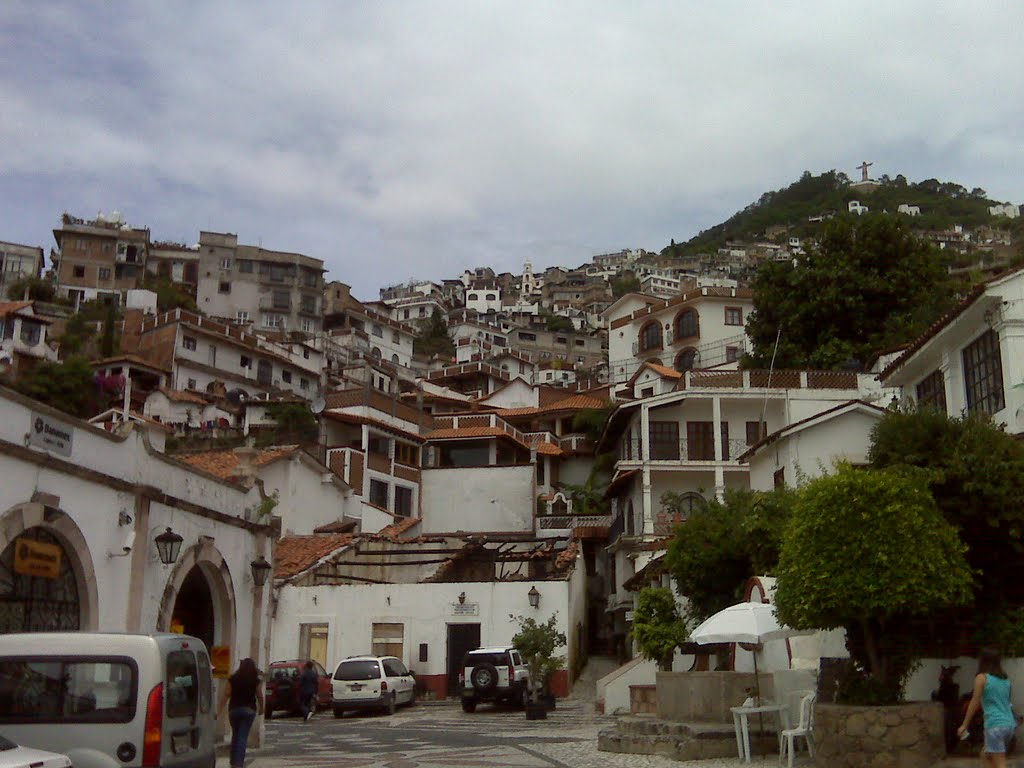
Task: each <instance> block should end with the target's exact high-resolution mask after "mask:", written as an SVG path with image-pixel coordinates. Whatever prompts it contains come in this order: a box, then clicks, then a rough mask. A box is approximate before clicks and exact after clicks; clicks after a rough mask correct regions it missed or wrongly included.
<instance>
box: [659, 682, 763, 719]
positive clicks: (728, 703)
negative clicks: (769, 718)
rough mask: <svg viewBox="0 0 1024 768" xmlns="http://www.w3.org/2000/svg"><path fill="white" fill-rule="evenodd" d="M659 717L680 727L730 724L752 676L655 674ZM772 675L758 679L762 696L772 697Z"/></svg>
mask: <svg viewBox="0 0 1024 768" xmlns="http://www.w3.org/2000/svg"><path fill="white" fill-rule="evenodd" d="M656 680H657V685H658V717H659V718H661V719H662V720H675V721H677V722H683V723H729V724H731V723H732V713H731V712H730V711H729V707H738V706H739V705H740V704H742V703H743V701H744V700H745V699H746V698H747V689H748V688H753V687H754V682H755V681H754V674H753V673H752V672H658V673H657V676H656ZM773 690H774V686H773V683H772V676H771V675H761V696H762V697H763V698H766V699H771V698H772V697H773Z"/></svg>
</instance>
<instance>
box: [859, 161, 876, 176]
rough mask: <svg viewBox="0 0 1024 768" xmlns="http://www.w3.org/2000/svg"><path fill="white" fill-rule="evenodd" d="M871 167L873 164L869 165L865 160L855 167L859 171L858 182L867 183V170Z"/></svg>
mask: <svg viewBox="0 0 1024 768" xmlns="http://www.w3.org/2000/svg"><path fill="white" fill-rule="evenodd" d="M872 165H874V163H869V162H868V161H867V160H865V161H864V162H863V163H861V164H860V165H858V166H857V170H858V171H860V174H861V175H860V180H861V181H869V179H868V168H870V167H871V166H872Z"/></svg>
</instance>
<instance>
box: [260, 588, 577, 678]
mask: <svg viewBox="0 0 1024 768" xmlns="http://www.w3.org/2000/svg"><path fill="white" fill-rule="evenodd" d="M531 587H536V588H537V590H538V591H539V592H540V593H541V600H540V607H539V608H536V609H534V608H531V607H530V604H529V598H528V597H527V595H528V593H529V591H530V589H531ZM569 589H570V587H569V582H567V581H514V582H462V583H457V584H350V585H343V586H318V587H283V588H282V589H281V590H280V593H279V599H278V604H277V616H276V619H275V623H274V629H275V631H274V635H273V644H272V651H271V655H272V656H273V657H274V658H277V659H291V658H296V657H297V655H298V652H299V632H300V625H301V624H304V623H315V624H327V626H328V634H327V658H328V662H329V663H330V664H331V665H336V664H337V662H338V661H340V660H342V659H344V658H345V657H347V656H352V655H356V654H364V653H369V652H370V648H371V643H370V640H371V636H372V630H373V624H374V623H398V624H402V625H403V630H404V635H403V647H402V660H403V661H404V662H405V664H406V666H408V667H409V668H411V669H412V670H414V671H415V672H416V673H417V674H418V675H443V674H446V673H447V643H448V625H449V624H479V625H480V642H481V644H482V645H484V646H488V645H504V644H507V643H510V642H511V640H512V637H513V636H514V635H515V634H516V632H517V631H518V629H519V628H518V625H517V624H516V623H515V622H514V621H513V620H512V619H511V618H510V614H511V615H513V616H531V617H533V618H535V619H537V620H538V621H546V620H547V618H548V617H549V616H551V614H552V613H556V614H557V622H558V629H559V630H560V631H562V632H565V633H566V636H568V635H569V632H570V620H569V617H570V616H573V615H576V614H575V609H574V608H571V607H570V604H569ZM460 592H465V593H466V601H465V605H468V606H470V607H471V608H470V609H472V606H476V611H477V613H476V615H468V616H466V615H459V616H457V615H455V611H456V608H455V606H457V605H458V595H459V593H460ZM463 610H466V609H465V608H463ZM421 643H426V644H427V661H426V662H421V661H420V660H419V646H420V644H421ZM562 651H563V652H564V651H565V649H562Z"/></svg>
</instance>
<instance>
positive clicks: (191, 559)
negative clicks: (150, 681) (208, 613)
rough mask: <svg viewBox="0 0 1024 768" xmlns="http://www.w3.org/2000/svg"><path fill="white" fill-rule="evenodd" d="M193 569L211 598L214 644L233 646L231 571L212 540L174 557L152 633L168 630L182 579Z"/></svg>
mask: <svg viewBox="0 0 1024 768" xmlns="http://www.w3.org/2000/svg"><path fill="white" fill-rule="evenodd" d="M196 569H198V571H199V572H200V573H201V574H202V575H203V576H204V577H205V579H206V585H207V587H209V590H210V596H211V597H212V602H213V625H214V636H213V642H214V644H215V645H227V646H229V647H234V645H235V626H236V623H237V614H236V607H235V586H234V582H233V580H232V578H231V569H230V568H229V567H228V564H227V561H226V560H224V556H223V555H222V554H221V553H220V551H219V550H218V549H217V547H216V546H215V545H214V543H213V541H212V540H200V541H199V542H198V543H196V544H193V545H192V546H191V547H189V548H188V549H187V550H185V551H183V552H182V553H181V554H180V555H179V556H178V561H177V562H176V563H175V564H174V569H173V570H172V571H171V575H170V578H168V579H167V584H166V585H165V586H164V593H163V596H162V597H161V599H160V612H159V614H157V620H156V630H157V631H158V632H169V631H170V629H171V618H172V617H173V615H174V606H175V602H176V601H177V598H178V594H179V593H180V592H181V589H182V586H183V585H184V584H185V579H187V578H188V577H189V575H190V574H191V573H192V572H193V570H196Z"/></svg>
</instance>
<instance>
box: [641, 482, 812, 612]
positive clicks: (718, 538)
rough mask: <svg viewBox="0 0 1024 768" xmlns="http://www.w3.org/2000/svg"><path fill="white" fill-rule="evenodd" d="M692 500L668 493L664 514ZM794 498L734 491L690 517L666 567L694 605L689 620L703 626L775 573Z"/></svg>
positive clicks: (779, 493)
mask: <svg viewBox="0 0 1024 768" xmlns="http://www.w3.org/2000/svg"><path fill="white" fill-rule="evenodd" d="M687 498H688V497H687V496H685V495H681V494H676V493H672V492H669V493H665V494H664V495H663V496H662V498H661V505H662V508H663V509H664V510H665V511H666V512H668V513H669V514H673V513H675V512H677V511H681V509H682V505H683V504H684V503H685V502H686V500H687ZM793 498H794V492H793V491H792V490H787V489H785V488H779V489H776V490H774V491H769V492H755V491H729V492H728V493H726V496H725V501H724V502H719V501H717V500H714V499H713V500H711V501H709V502H707V503H706V504H704V505H701V506H697V507H694V508H692V509H691V510H689V511H688V515H689V516H688V519H687V520H686V521H685V522H684V523H682V524H681V525H679V526H677V527H676V531H675V537H674V538H673V539H672V541H671V542H670V543H669V549H668V554H667V555H666V558H667V560H666V562H667V564H668V568H669V571H670V573H671V574H672V578H673V579H674V580H675V585H676V589H677V590H678V592H679V594H681V595H684V596H686V598H687V600H688V601H689V604H688V607H687V618H688V619H691V620H694V621H702V620H704V619H706V618H707V617H708V616H710V615H711V614H713V613H715V612H717V611H720V610H722V609H723V608H726V607H728V606H729V605H732V604H733V603H735V602H737V601H738V600H739V599H740V598H741V597H742V594H741V593H742V590H743V585H744V584H745V583H746V581H747V579H749V578H750V577H751V576H754V575H756V574H758V573H770V572H771V571H772V570H773V569H774V567H775V564H776V563H777V562H778V558H779V551H780V549H781V546H782V534H783V531H784V530H785V527H786V521H787V520H788V516H789V510H790V507H791V506H792V503H793Z"/></svg>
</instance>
